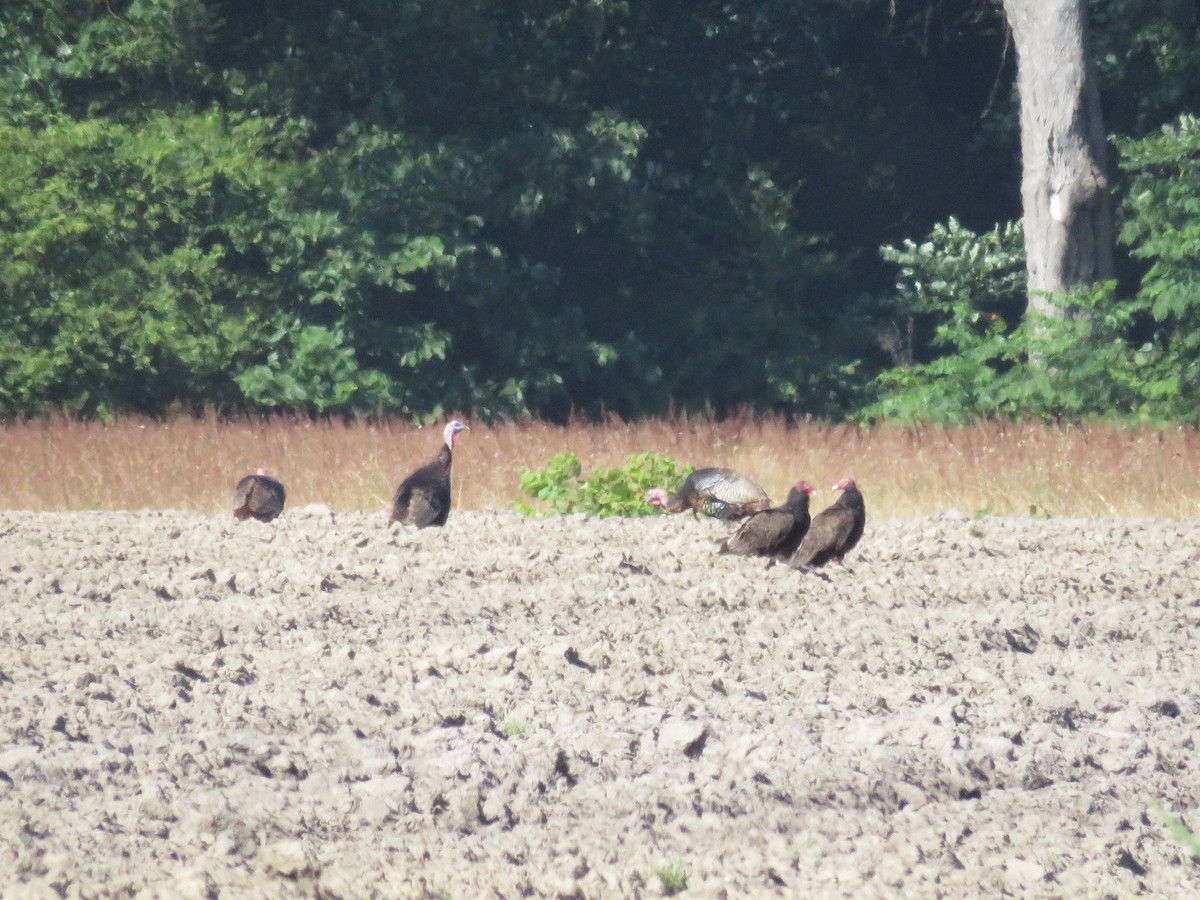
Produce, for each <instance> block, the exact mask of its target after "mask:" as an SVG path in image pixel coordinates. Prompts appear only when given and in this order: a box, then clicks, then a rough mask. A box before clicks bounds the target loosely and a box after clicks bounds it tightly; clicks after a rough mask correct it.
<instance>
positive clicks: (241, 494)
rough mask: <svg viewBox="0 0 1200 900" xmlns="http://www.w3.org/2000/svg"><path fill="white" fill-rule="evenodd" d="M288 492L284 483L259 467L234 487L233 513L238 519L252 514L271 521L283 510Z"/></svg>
mask: <svg viewBox="0 0 1200 900" xmlns="http://www.w3.org/2000/svg"><path fill="white" fill-rule="evenodd" d="M286 497H287V494H286V493H285V492H284V490H283V484H282V483H281V482H279V481H276V480H275V479H274V478H272V477H271V476H269V475H268V474H267V473H266V472H265V471H263V470H262V469H259V470H258V471H257V472H255V473H254V474H253V475H247V476H245V477H244V478H242V479H241V480H239V481H238V483H237V487H235V488H234V489H233V515H234V518H236V519H237V520H238V521H241V520H243V519H249V518H250V517H251V516H253V517H254V518H256V519H258V521H260V522H270V521H271V520H272V519H273V518H275V517H276V516H277V515H279V514H280V513H281V512H283V501H284V500H285V499H286Z"/></svg>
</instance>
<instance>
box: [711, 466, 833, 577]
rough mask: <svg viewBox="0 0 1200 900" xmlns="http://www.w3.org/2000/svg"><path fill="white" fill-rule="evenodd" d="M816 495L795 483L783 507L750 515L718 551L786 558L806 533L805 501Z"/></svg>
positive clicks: (801, 483)
mask: <svg viewBox="0 0 1200 900" xmlns="http://www.w3.org/2000/svg"><path fill="white" fill-rule="evenodd" d="M815 493H816V490H815V489H814V488H813V487H812V486H811V485H810V484H809V483H808V482H807V481H797V482H796V484H795V485H794V486H793V487H792V489H791V490H790V491H788V495H787V500H786V501H785V502H784V504H783V506H777V507H775V508H774V509H768V510H765V511H764V512H760V513H755V514H754V515H752V516H751V517H750V518H748V519H747V520H746V521H745V522H743V523H742V524H741V526H740V527H739V528H738V530H737V531H735V532H734V533H733V534H731V535H730V536H729V537H728V538H726V539H725V540H724V541H723V542H722V543H721V546H720V548H719V549H718V550H717V552H718V553H733V554H735V555H737V556H770V557H772V558H775V559H780V560H784V559H787V558H788V557H790V556H791V555H792V554H793V553H795V552H796V548H797V547H799V546H800V541H801V540H802V539H803V538H804V535H805V533H806V532H807V531H808V525H809V521H810V518H809V515H808V498H809V497H811V496H812V495H813V494H815Z"/></svg>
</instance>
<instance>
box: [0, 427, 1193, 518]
mask: <svg viewBox="0 0 1200 900" xmlns="http://www.w3.org/2000/svg"><path fill="white" fill-rule="evenodd" d="M0 438H2V440H3V445H4V449H5V452H4V456H5V464H4V465H3V466H2V467H0V508H7V509H28V510H41V511H47V510H79V509H145V508H148V509H194V510H199V511H202V512H207V513H218V512H220V511H222V510H224V509H225V508H226V506H227V501H228V496H229V491H230V489H231V488H232V486H233V484H234V482H235V481H236V479H237V478H238V476H240V475H242V474H245V473H247V472H251V471H253V470H254V469H255V468H257V467H260V466H261V467H263V468H265V469H267V471H269V472H271V473H272V474H275V475H277V476H278V477H279V478H281V479H282V480H283V481H284V482H285V484H286V485H287V489H288V507H289V508H291V509H294V508H298V507H300V506H304V505H306V504H310V503H323V504H327V505H328V506H330V507H332V508H334V509H340V510H346V511H366V512H370V511H374V510H382V509H384V508H385V507H386V506H387V504H388V503H389V501H390V497H391V494H392V491H393V490H394V489H395V486H396V484H397V483H398V482H399V481H400V479H401V478H402V477H403V476H404V475H405V474H407V472H409V471H410V470H411V469H412V468H413V467H414V466H416V465H417V464H419V463H421V462H424V461H427V460H429V459H431V458H432V457H433V456H434V455H435V454H436V452H437V448H438V445H439V442H440V439H441V438H440V427H426V428H418V427H416V426H413V425H411V424H409V423H407V422H401V421H395V420H393V421H384V422H379V423H349V424H347V423H342V422H330V421H316V422H314V421H310V420H307V419H295V418H282V417H280V418H268V419H241V420H236V421H222V420H220V419H218V418H217V417H215V416H210V417H206V418H202V419H193V418H176V419H173V420H170V421H166V422H158V421H154V420H148V419H139V418H123V419H118V420H116V421H114V422H111V423H108V424H104V423H100V422H82V421H74V420H70V419H49V420H36V421H30V422H10V423H5V424H3V425H0ZM559 451H570V452H573V453H575V454H576V455H577V456H578V457H579V458H580V460H581V461H582V463H583V467H584V472H585V474H586V472H587V471H588V470H590V469H591V468H592V467H594V466H614V465H621V464H622V463H623V462H624V461H625V459H626V457H628V456H629V455H630V454H633V453H643V452H647V451H651V452H654V453H658V454H661V455H665V456H669V457H671V458H672V459H675V460H677V461H679V462H681V463H689V464H691V465H694V466H703V465H729V466H733V467H736V468H738V469H741V470H744V471H746V472H747V473H750V474H752V475H753V476H755V477H756V478H757V479H758V480H759V481H760V482H761V483H762V484H763V486H764V487H766V488H767V490H768V491H769V492H770V493H771V495H772V496H773V497H777V498H779V499H782V498H783V496H784V495H785V493H786V491H787V488H788V486H789V485H791V484H792V483H793V482H794V481H796V480H797V479H799V478H806V479H808V480H809V481H811V482H813V483H814V484H816V485H818V486H821V487H824V486H826V485H829V484H832V483H833V482H834V481H835V480H837V479H839V478H841V477H843V476H845V475H851V476H853V477H855V478H856V479H857V480H858V482H859V485H860V486H861V487H862V489H863V491H864V493H865V494H866V496H867V502H868V506H869V509H870V513H871V516H872V517H873V518H882V519H892V518H900V517H905V516H912V515H921V514H927V513H935V512H939V511H942V510H945V509H949V508H955V509H958V510H961V511H962V512H965V513H967V514H974V513H977V512H981V511H984V512H989V513H992V514H996V515H1004V514H1019V513H1030V512H1033V513H1034V514H1037V515H1050V516H1156V517H1164V518H1193V517H1196V516H1200V435H1198V433H1197V432H1196V430H1195V429H1188V428H1173V429H1166V430H1159V429H1149V428H1144V429H1130V428H1120V427H1115V426H1109V425H1088V426H1077V427H1047V426H1043V425H1034V424H1021V425H1006V424H989V425H982V426H975V427H970V428H954V429H940V428H922V429H904V428H896V427H888V426H883V427H877V428H872V429H861V428H857V427H854V426H829V425H818V424H803V423H802V424H798V425H794V424H788V423H785V422H784V421H783V420H780V419H776V418H770V417H753V416H747V417H743V418H740V419H732V420H727V421H723V422H713V421H710V420H706V419H689V418H676V419H673V420H656V421H643V422H636V423H625V422H620V421H611V422H607V423H603V424H582V423H581V424H574V425H571V426H568V427H559V426H555V425H549V424H545V423H541V422H511V423H503V424H499V425H492V426H488V425H484V424H482V423H474V424H473V425H472V428H471V431H470V432H469V433H468V434H466V435H465V436H464V437H463V439H462V440H461V441H460V442H459V445H458V449H457V451H456V453H455V463H454V494H455V503H456V506H457V508H459V509H499V508H504V509H507V508H511V506H512V504H513V501H514V500H516V499H523V498H522V494H521V491H520V487H519V473H520V469H521V467H522V466H530V467H532V468H535V469H538V468H541V467H542V466H543V464H544V463H545V461H546V460H547V459H548V458H549V457H550V456H552V455H553V454H554V453H557V452H559ZM829 499H831V494H829V493H828V492H825V491H822V493H821V494H819V495H818V497H817V499H816V502H817V503H819V504H820V503H824V502H828V500H829Z"/></svg>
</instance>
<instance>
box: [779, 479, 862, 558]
mask: <svg viewBox="0 0 1200 900" xmlns="http://www.w3.org/2000/svg"><path fill="white" fill-rule="evenodd" d="M833 489H834V490H835V491H841V492H842V496H840V497H838V499H837V502H836V503H834V504H833V505H832V506H830V507H829V508H828V509H826V510H824V511H822V512H820V513H817V515H816V516H814V517H813V520H812V524H811V525H810V526H809V528H808V534H806V535H805V536H804V540H803V541H801V542H800V546H799V548H797V550H796V552H795V553H794V554H793V555H792V558H791V559H790V560H788V565H789V566H791V567H792V568H793V569H807V568H815V567H817V566H823V565H825V563H827V562H832V563H833V564H834V565H841V564H842V557H844V556H845V555H846V554H847V553H849V552H850V551H851V550H853V549H854V547H855V545H856V544H857V543H858V541H859V538H861V537H862V534H863V527H864V526H865V525H866V522H867V508H866V504H865V503H863V495H862V493H861V492H860V491H859V490H858V486H857V485H855V483H854V479H853V478H843V479H842V480H841V481H839V482H838V483H837V484H835V485H834V486H833Z"/></svg>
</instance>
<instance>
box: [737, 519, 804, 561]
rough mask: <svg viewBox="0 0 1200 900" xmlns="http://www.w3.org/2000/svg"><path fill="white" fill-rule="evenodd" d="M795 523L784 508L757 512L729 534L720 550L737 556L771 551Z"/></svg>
mask: <svg viewBox="0 0 1200 900" xmlns="http://www.w3.org/2000/svg"><path fill="white" fill-rule="evenodd" d="M795 524H796V520H795V517H794V516H793V515H792V514H791V513H790V512H787V511H785V510H778V509H769V510H767V511H766V512H761V513H758V514H756V515H754V516H751V517H750V518H749V519H747V520H746V521H745V522H743V523H742V526H741V527H740V528H738V530H737V531H735V532H734V533H733V534H732V535H730V536H729V538H728V539H727V540H726V541H725V542H724V543H723V544H722V545H721V549H720V552H721V553H735V554H737V555H739V556H753V555H755V554H766V553H771V552H773V551H774V549H775V548H776V547H777V546H778V545H779V542H780V541H782V540H783V539H784V538H786V537H787V536H788V534H789V533H790V532H791V530H792V527H793V526H794V525H795Z"/></svg>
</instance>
